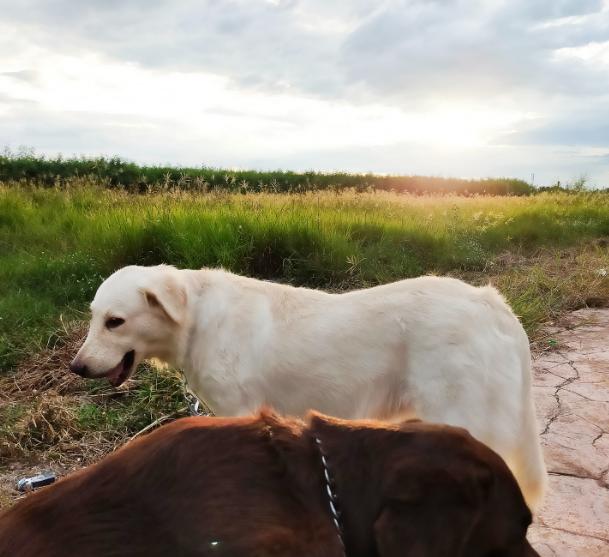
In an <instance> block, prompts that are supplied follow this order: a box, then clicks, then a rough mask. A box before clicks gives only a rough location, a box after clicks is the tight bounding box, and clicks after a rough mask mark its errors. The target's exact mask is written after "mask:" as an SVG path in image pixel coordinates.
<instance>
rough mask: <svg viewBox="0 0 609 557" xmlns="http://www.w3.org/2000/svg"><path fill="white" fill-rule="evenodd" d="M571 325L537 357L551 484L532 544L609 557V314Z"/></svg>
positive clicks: (548, 556) (577, 317) (553, 333)
mask: <svg viewBox="0 0 609 557" xmlns="http://www.w3.org/2000/svg"><path fill="white" fill-rule="evenodd" d="M566 323H567V327H566V329H565V328H564V326H563V327H561V328H560V329H558V328H557V329H554V330H552V329H550V330H549V331H548V332H549V334H550V337H549V339H550V340H549V343H548V345H549V346H552V345H553V346H554V348H552V349H550V350H548V351H546V352H543V353H540V354H538V355H536V357H535V381H534V394H535V401H536V404H537V413H538V416H539V426H540V430H541V435H542V442H543V446H544V452H545V457H546V465H547V467H548V471H549V473H550V481H549V487H548V493H547V496H546V499H545V503H544V505H543V507H542V509H541V511H540V513H539V516H538V518H537V520H536V523H535V524H534V525H533V527H532V528H531V530H530V534H529V539H530V540H531V542H532V544H533V546H534V547H535V548H536V549H537V551H538V552H539V553H540V554H541V555H542V557H554V556H556V557H609V309H594V310H592V309H589V310H581V311H577V312H575V313H573V314H571V315H570V316H569V317H568V319H567V322H566Z"/></svg>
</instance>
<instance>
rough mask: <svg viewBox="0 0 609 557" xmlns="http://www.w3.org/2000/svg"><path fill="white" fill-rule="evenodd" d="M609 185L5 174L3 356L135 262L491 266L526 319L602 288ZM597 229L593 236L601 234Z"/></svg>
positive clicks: (332, 283)
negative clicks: (338, 188) (200, 190)
mask: <svg viewBox="0 0 609 557" xmlns="http://www.w3.org/2000/svg"><path fill="white" fill-rule="evenodd" d="M608 236H609V198H607V197H606V196H605V195H604V194H600V193H579V194H566V193H558V194H540V195H536V196H529V197H466V198H465V197H457V196H442V197H432V196H427V197H426V196H409V195H395V194H391V193H387V192H377V193H363V194H362V193H360V194H356V193H353V192H343V193H330V192H316V193H305V194H298V195H296V194H292V195H285V194H246V195H242V194H231V193H226V192H220V193H210V194H206V195H199V194H195V193H185V192H173V193H165V194H160V193H159V194H149V195H133V194H128V193H125V192H121V191H115V190H107V189H104V188H101V187H95V186H93V185H83V184H82V181H78V182H74V183H72V184H67V185H65V186H64V187H62V188H46V189H45V188H36V187H23V186H19V185H16V184H12V185H11V184H9V185H4V186H0V284H1V288H0V369H4V370H7V369H10V368H11V367H12V366H14V365H15V364H16V363H17V362H18V361H20V359H22V358H23V357H25V356H27V355H29V354H31V353H32V352H33V351H36V350H37V349H39V348H40V347H41V346H42V345H44V344H45V343H46V342H47V340H48V339H49V337H50V336H51V335H52V333H53V331H55V330H57V329H59V328H61V324H62V321H63V322H65V321H70V320H73V319H75V318H80V319H86V315H85V314H84V313H83V312H85V311H86V309H87V306H88V302H89V301H90V300H91V298H92V296H93V294H94V293H95V290H96V288H97V287H98V285H99V284H100V282H101V281H102V280H103V278H104V277H106V276H107V275H108V274H110V273H111V272H112V271H114V270H115V269H117V268H119V267H121V266H124V265H128V264H143V265H150V264H155V263H161V262H164V263H171V264H174V265H177V266H180V267H191V268H197V267H201V266H223V267H225V268H227V269H230V270H232V271H235V272H237V273H243V274H247V275H251V276H255V277H260V278H266V279H273V280H281V281H285V282H290V283H293V284H299V285H309V286H313V287H321V288H328V289H334V290H342V289H350V288H357V287H363V286H369V285H374V284H380V283H385V282H389V281H393V280H398V279H401V278H406V277H413V276H417V275H421V274H425V273H438V274H452V275H454V276H461V277H464V278H466V279H468V280H470V281H472V282H478V283H479V282H484V281H487V280H489V279H490V280H492V281H493V282H494V283H495V284H496V285H497V286H498V287H499V288H500V289H501V290H502V291H503V293H504V294H505V295H506V297H507V298H508V300H509V301H510V302H511V303H512V305H513V307H514V308H515V310H516V311H517V313H518V314H519V315H520V316H521V318H522V319H523V322H524V323H525V326H526V327H527V329H528V331H529V332H531V333H533V332H534V331H535V328H536V326H537V325H538V324H539V323H540V322H541V321H543V320H544V319H548V318H549V317H551V316H552V315H554V314H556V312H559V311H561V310H562V309H566V308H570V307H577V306H578V305H583V304H585V303H586V301H587V300H588V301H589V300H593V299H594V300H599V299H601V298H602V297H603V296H604V290H603V289H604V288H605V287H606V286H607V284H606V282H607V280H609V279H606V278H605V277H604V276H603V271H602V269H604V268H605V266H609V261H607V256H606V249H605V248H604V247H603V246H604V240H602V241H601V242H600V244H599V243H598V242H596V241H597V240H599V239H603V238H605V237H608ZM595 242H596V243H595Z"/></svg>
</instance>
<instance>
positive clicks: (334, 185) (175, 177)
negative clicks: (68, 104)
mask: <svg viewBox="0 0 609 557" xmlns="http://www.w3.org/2000/svg"><path fill="white" fill-rule="evenodd" d="M73 178H90V179H93V180H95V181H96V182H97V183H99V184H103V185H104V186H106V187H108V188H113V189H114V188H119V189H127V190H129V191H132V192H134V191H135V192H140V193H147V192H150V191H165V190H167V189H181V190H187V191H197V192H208V191H215V190H222V191H229V192H233V193H235V192H239V193H248V192H271V193H279V192H283V193H286V192H288V193H294V192H304V191H318V190H332V191H341V190H345V189H351V188H353V189H357V190H358V191H369V190H385V191H397V192H409V193H419V194H420V193H436V194H437V193H458V194H462V195H471V194H476V193H479V194H488V195H527V194H529V193H531V192H533V191H534V190H533V188H532V187H531V186H530V185H529V184H527V183H526V182H524V181H522V180H516V179H513V178H487V179H483V180H464V179H459V178H441V177H426V176H379V175H375V174H348V173H345V172H331V173H323V172H304V173H297V172H291V171H281V170H277V171H270V172H263V171H254V170H227V169H221V168H210V167H199V168H180V167H172V166H139V165H136V164H134V163H131V162H128V161H125V160H122V159H120V158H118V157H112V158H104V157H98V158H63V157H56V158H47V157H44V156H40V155H35V154H33V153H29V154H28V153H23V152H21V153H18V154H13V153H11V152H10V151H8V150H5V152H4V154H2V155H0V182H10V181H22V182H26V183H28V184H36V185H39V186H45V187H49V186H63V185H65V184H66V183H67V182H69V180H71V179H73Z"/></svg>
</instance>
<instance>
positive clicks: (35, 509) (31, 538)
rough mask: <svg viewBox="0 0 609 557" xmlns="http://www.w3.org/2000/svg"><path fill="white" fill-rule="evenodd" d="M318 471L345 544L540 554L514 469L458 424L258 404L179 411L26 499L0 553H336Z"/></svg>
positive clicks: (24, 556)
mask: <svg viewBox="0 0 609 557" xmlns="http://www.w3.org/2000/svg"><path fill="white" fill-rule="evenodd" d="M318 440H323V446H324V450H325V451H326V456H327V459H326V461H325V463H324V464H323V465H322V461H321V458H320V451H319V447H318V444H317V441H318ZM326 473H328V474H329V475H330V477H329V479H330V482H331V483H332V484H333V485H334V488H333V489H334V490H335V493H336V496H337V499H338V504H339V505H342V508H341V511H342V512H341V515H340V520H341V522H342V524H341V534H340V536H342V539H343V540H344V543H345V546H346V547H347V553H348V554H349V555H355V556H358V555H370V554H378V555H379V556H380V557H397V556H398V555H402V554H403V553H404V551H407V550H409V548H412V549H413V554H417V553H416V551H418V550H419V549H420V548H425V551H426V552H425V553H420V554H425V555H429V556H430V557H431V556H433V557H436V556H440V555H446V554H447V553H446V552H445V549H446V547H457V546H460V547H463V548H465V550H466V553H464V554H466V555H468V557H485V556H486V555H488V554H490V551H491V550H501V548H504V547H512V548H513V547H515V548H518V551H514V552H510V553H505V555H510V557H524V556H533V555H535V553H534V552H533V550H532V549H530V546H528V543H527V542H526V539H525V537H524V536H525V533H526V525H527V523H528V522H529V521H530V512H529V511H528V509H527V508H526V505H525V503H524V500H523V498H522V495H521V493H520V491H519V489H518V487H517V484H516V482H515V480H514V478H513V476H512V475H511V473H510V472H509V470H508V469H507V467H506V466H505V464H504V463H503V462H502V461H501V459H500V458H499V457H498V456H497V455H496V454H495V453H493V452H492V451H491V450H490V449H488V448H486V447H485V446H483V445H482V444H481V443H479V442H477V441H475V440H474V439H473V438H472V437H471V436H469V435H468V434H467V433H465V432H464V431H463V430H459V429H455V428H450V427H448V426H433V425H429V424H422V423H408V424H405V425H402V426H398V425H394V426H391V427H385V426H382V425H381V424H378V423H372V422H349V421H339V420H335V419H332V418H325V417H323V416H314V417H313V418H312V419H311V422H310V424H309V425H308V426H306V425H305V424H303V423H302V422H299V421H291V420H285V419H282V418H279V417H277V416H275V415H274V414H272V413H268V412H263V413H262V414H261V415H259V416H257V417H254V418H251V417H250V418H235V419H215V418H190V419H184V420H179V421H177V422H175V423H173V424H171V425H169V426H165V427H163V428H160V429H159V430H157V431H156V432H153V433H151V434H150V435H148V436H146V437H144V438H142V439H139V440H136V441H134V442H132V443H129V444H128V445H127V446H126V447H125V448H123V449H121V450H119V451H117V452H116V453H115V454H113V455H110V456H109V457H107V458H106V459H104V460H103V461H102V462H100V463H99V464H97V465H94V466H91V467H89V468H88V469H86V470H83V471H80V472H78V473H76V474H73V475H72V476H70V477H68V478H66V479H65V480H62V481H60V482H59V483H58V484H56V485H54V486H50V487H48V488H45V489H43V490H42V491H41V492H39V493H36V494H33V495H31V496H29V497H27V498H26V499H25V500H23V501H20V502H18V503H17V504H16V505H15V506H14V507H13V508H12V509H9V510H8V511H7V512H6V513H5V514H4V515H3V516H1V517H0V557H15V556H19V557H35V556H36V557H39V556H45V557H60V556H61V557H77V556H78V557H81V556H83V555H86V556H87V557H102V556H104V557H107V556H116V557H118V556H125V557H126V556H140V555H141V556H142V557H143V556H146V557H150V556H159V557H160V556H167V555H180V556H181V557H189V556H192V557H195V556H198V557H200V556H202V555H203V556H206V555H209V556H213V555H223V556H235V557H236V556H257V555H265V556H266V555H273V556H277V557H279V556H286V557H288V556H289V557H305V556H307V557H334V556H336V557H338V556H340V555H342V554H343V550H342V545H341V541H340V538H339V532H338V531H337V528H336V525H335V523H334V522H333V520H332V516H331V514H330V511H329V505H328V491H327V483H328V477H327V476H326ZM489 532H492V535H491V536H490V537H489ZM443 551H444V553H443ZM497 554H501V555H503V554H504V553H497Z"/></svg>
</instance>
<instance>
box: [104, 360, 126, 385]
mask: <svg viewBox="0 0 609 557" xmlns="http://www.w3.org/2000/svg"><path fill="white" fill-rule="evenodd" d="M122 373H123V360H121V361H120V362H119V363H118V365H117V366H116V367H113V368H112V369H111V370H110V371H109V372H108V374H107V375H106V379H108V381H110V384H111V385H112V386H113V387H118V386H119V385H120V384H121V383H122V382H123V379H122V377H121V374H122Z"/></svg>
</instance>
